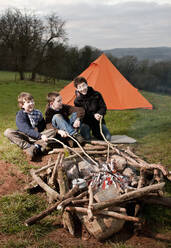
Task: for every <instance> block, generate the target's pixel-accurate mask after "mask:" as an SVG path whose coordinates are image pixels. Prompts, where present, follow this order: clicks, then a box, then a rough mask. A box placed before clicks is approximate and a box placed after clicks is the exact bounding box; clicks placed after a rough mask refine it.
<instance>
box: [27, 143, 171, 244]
mask: <svg viewBox="0 0 171 248" xmlns="http://www.w3.org/2000/svg"><path fill="white" fill-rule="evenodd" d="M78 146H79V147H77V148H72V149H71V148H69V147H66V145H64V148H58V149H54V150H53V153H58V155H57V160H56V161H51V160H49V162H48V164H47V165H45V166H44V167H42V168H40V169H37V170H34V169H31V171H30V174H31V176H32V179H33V182H32V185H34V186H31V187H32V188H33V187H37V186H39V187H41V188H42V189H43V190H44V191H45V192H46V194H47V197H48V201H49V203H50V204H51V206H50V207H49V208H48V209H46V210H44V211H43V212H42V213H40V214H39V215H36V216H33V217H31V218H29V219H28V220H26V221H25V224H26V225H32V224H34V223H35V222H36V221H39V220H41V219H42V218H44V217H45V216H47V215H49V214H50V213H52V211H54V210H56V209H58V210H60V214H61V221H62V224H63V226H64V227H65V228H67V229H68V230H69V232H70V233H71V234H72V235H74V234H75V225H76V223H75V222H74V220H75V218H74V215H77V217H78V218H79V219H80V221H81V223H82V225H85V227H86V229H87V230H88V232H89V233H90V234H92V235H93V236H94V237H95V238H97V239H99V240H101V239H106V238H108V237H109V236H111V235H112V234H113V233H115V232H118V231H120V230H121V229H122V227H123V225H124V223H125V221H132V222H135V223H142V219H141V218H139V217H138V212H139V209H140V207H141V203H148V204H149V203H152V204H161V205H163V206H166V207H170V206H171V199H170V198H166V197H164V186H165V181H166V180H170V174H169V172H168V171H167V169H166V168H165V167H164V166H162V165H161V164H149V163H147V162H145V161H144V160H142V159H141V158H139V157H138V156H137V155H135V154H134V153H133V152H132V151H131V150H130V148H129V147H128V148H126V149H123V148H121V147H119V146H116V145H113V144H111V143H109V142H106V141H92V142H91V144H87V145H86V146H85V147H84V148H83V147H81V146H80V145H79V144H78ZM66 151H67V152H66ZM64 154H67V156H64ZM132 202H133V203H134V208H135V209H134V214H133V215H132V216H130V215H128V213H127V208H128V206H129V203H132Z"/></svg>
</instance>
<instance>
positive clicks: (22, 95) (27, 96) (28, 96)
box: [18, 92, 34, 108]
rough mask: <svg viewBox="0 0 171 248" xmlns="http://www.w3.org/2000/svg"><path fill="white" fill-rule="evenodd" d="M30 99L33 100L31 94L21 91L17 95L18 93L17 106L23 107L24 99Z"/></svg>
mask: <svg viewBox="0 0 171 248" xmlns="http://www.w3.org/2000/svg"><path fill="white" fill-rule="evenodd" d="M30 100H34V98H33V96H32V95H31V94H30V93H28V92H21V93H20V94H19V95H18V106H19V107H20V108H22V107H23V104H24V101H30Z"/></svg>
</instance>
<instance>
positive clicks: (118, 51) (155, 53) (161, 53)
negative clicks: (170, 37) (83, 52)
mask: <svg viewBox="0 0 171 248" xmlns="http://www.w3.org/2000/svg"><path fill="white" fill-rule="evenodd" d="M103 52H104V53H106V54H111V55H112V56H114V57H117V58H121V57H124V56H135V57H137V59H138V60H145V59H148V60H154V61H156V62H157V61H168V60H171V47H149V48H114V49H109V50H104V51H103Z"/></svg>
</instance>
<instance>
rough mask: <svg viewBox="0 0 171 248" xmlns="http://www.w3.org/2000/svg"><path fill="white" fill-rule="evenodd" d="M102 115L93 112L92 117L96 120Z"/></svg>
mask: <svg viewBox="0 0 171 248" xmlns="http://www.w3.org/2000/svg"><path fill="white" fill-rule="evenodd" d="M102 117H103V116H102V115H100V114H98V113H96V114H94V118H95V119H96V120H97V121H99V120H100V118H102Z"/></svg>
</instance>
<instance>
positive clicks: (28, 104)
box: [22, 99, 35, 113]
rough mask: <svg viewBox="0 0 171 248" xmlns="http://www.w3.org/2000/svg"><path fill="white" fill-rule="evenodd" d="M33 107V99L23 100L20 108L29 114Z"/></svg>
mask: <svg viewBox="0 0 171 248" xmlns="http://www.w3.org/2000/svg"><path fill="white" fill-rule="evenodd" d="M34 106H35V103H34V100H33V99H31V100H24V101H23V106H22V108H23V109H24V110H25V111H26V112H27V113H30V112H32V111H33V109H34Z"/></svg>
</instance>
